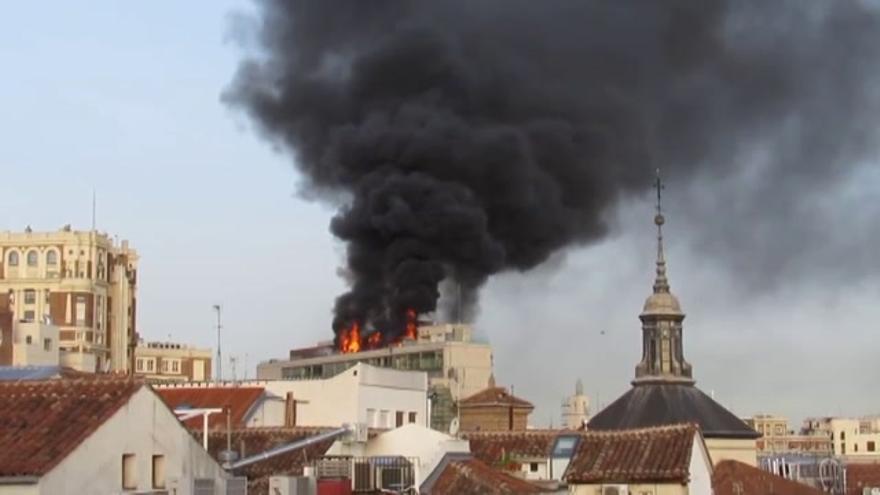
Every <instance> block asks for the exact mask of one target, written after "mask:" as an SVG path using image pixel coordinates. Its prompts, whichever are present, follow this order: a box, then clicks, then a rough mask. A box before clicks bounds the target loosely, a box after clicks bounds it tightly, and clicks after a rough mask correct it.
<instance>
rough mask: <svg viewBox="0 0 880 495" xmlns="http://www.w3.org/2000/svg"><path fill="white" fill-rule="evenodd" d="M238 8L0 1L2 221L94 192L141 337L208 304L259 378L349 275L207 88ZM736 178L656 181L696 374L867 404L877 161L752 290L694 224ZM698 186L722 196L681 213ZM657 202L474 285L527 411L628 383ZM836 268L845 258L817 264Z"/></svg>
mask: <svg viewBox="0 0 880 495" xmlns="http://www.w3.org/2000/svg"><path fill="white" fill-rule="evenodd" d="M123 5H124V6H123ZM252 10H253V6H252V5H251V4H250V3H249V2H243V1H242V2H236V1H218V0H212V1H201V2H172V1H154V2H143V3H126V4H120V3H119V2H109V1H93V2H88V3H86V4H79V5H76V6H73V5H64V4H63V3H62V4H58V3H57V2H52V3H50V2H18V3H15V4H11V5H10V6H7V8H6V9H5V11H4V15H3V16H2V17H0V67H2V77H0V103H2V107H0V108H2V112H0V135H2V136H3V139H2V141H0V170H2V173H3V180H2V181H0V205H2V213H0V230H22V229H24V227H25V226H27V225H31V226H32V227H33V228H34V229H35V230H54V229H57V228H59V227H61V226H62V225H64V224H66V223H70V224H72V225H73V226H74V228H78V229H87V228H88V227H89V224H90V221H91V220H90V219H91V198H92V190H96V191H97V197H98V211H97V222H98V228H99V229H100V230H102V231H106V232H108V233H111V234H113V235H117V236H118V237H120V238H125V239H129V240H130V241H131V243H132V244H133V245H134V247H135V248H137V250H138V251H139V253H140V255H141V261H140V277H139V283H140V286H139V291H140V294H139V321H138V326H139V332H140V334H141V335H142V336H143V337H144V338H146V339H150V340H159V339H168V338H171V339H173V340H179V341H184V342H190V343H193V344H197V345H201V346H214V345H215V334H214V330H213V323H214V320H213V318H214V315H213V313H212V310H211V306H212V304H215V303H218V302H219V303H222V304H223V307H224V324H225V327H226V328H225V332H224V337H223V338H224V340H223V342H224V344H223V346H224V353H225V354H226V356H229V355H235V356H237V357H238V358H239V363H240V364H239V366H238V369H239V373H238V374H239V376H241V375H242V368H243V366H244V360H247V373H248V375H249V376H253V374H254V368H255V365H256V362H258V361H260V360H265V359H269V358H273V357H278V358H280V357H284V356H285V355H286V353H287V351H288V349H290V348H291V347H298V346H306V345H309V344H311V343H313V342H315V341H316V340H321V339H329V338H332V332H331V330H330V322H331V308H332V304H333V299H334V297H335V296H336V295H337V294H338V293H339V292H341V291H342V290H343V288H344V285H343V283H342V281H341V280H340V279H339V278H338V277H337V268H338V266H339V264H340V259H341V254H342V252H343V247H342V246H341V245H340V244H339V243H338V242H336V241H335V240H334V239H333V238H332V237H331V235H330V233H329V231H328V227H327V226H328V222H329V219H330V217H331V215H332V213H333V210H332V209H331V208H330V207H328V206H325V205H320V204H315V203H310V202H308V201H306V200H303V199H301V198H300V197H299V196H298V192H297V191H298V189H297V180H298V177H297V174H296V172H295V171H294V169H293V167H292V165H291V162H290V158H289V157H288V156H286V155H283V154H280V153H277V152H275V151H273V150H272V148H271V146H270V145H268V144H267V143H266V142H265V141H264V140H263V139H262V138H260V137H258V136H257V135H256V133H255V132H254V131H253V130H252V129H251V126H250V123H249V122H248V120H247V119H246V118H245V116H244V115H242V114H241V112H239V111H237V110H233V109H230V108H228V107H227V106H226V105H225V104H224V103H222V102H221V99H220V95H221V93H222V92H223V90H224V89H225V88H226V87H227V86H228V84H229V82H230V80H231V78H232V76H233V73H234V71H235V68H236V66H237V64H238V62H239V61H240V59H241V57H242V51H241V48H240V47H239V46H238V45H237V44H236V43H235V42H234V41H233V38H234V36H231V35H230V32H231V29H230V26H231V24H232V23H231V18H232V14H233V13H234V12H249V11H252ZM646 180H650V178H647V179H646ZM730 194H731V192H730V190H711V189H709V190H704V189H701V188H700V182H699V181H696V182H693V183H691V184H689V185H688V186H687V187H684V186H683V185H680V186H677V185H676V183H675V182H674V181H672V182H670V183H669V184H668V186H667V197H668V198H669V214H668V223H667V225H668V232H667V240H668V245H667V249H668V252H669V255H668V259H669V276H670V281H671V285H672V290H673V292H675V293H676V294H677V295H678V296H679V298H680V300H681V302H682V305H683V308H684V310H685V312H686V313H687V314H688V316H687V318H686V320H685V356H686V358H687V359H688V360H689V361H690V362H691V363H692V364H693V366H694V374H695V377H696V379H697V381H698V385H699V386H700V387H701V388H702V389H703V390H704V391H706V392H707V393H708V392H713V393H714V396H715V398H716V399H717V400H719V401H720V402H721V403H723V404H725V405H726V406H728V407H730V408H732V409H733V410H734V411H735V412H736V413H738V414H741V415H747V414H752V413H756V412H774V413H780V414H786V415H789V416H791V417H792V418H796V419H798V420H799V419H800V418H801V417H803V416H807V415H820V414H867V413H876V412H880V399H878V398H877V394H876V393H875V391H876V390H877V385H876V377H877V376H878V371H880V356H878V354H880V353H878V344H877V343H876V342H877V341H876V339H875V338H873V337H874V335H875V333H876V332H877V330H878V325H877V321H880V308H878V305H877V301H878V295H880V285H878V278H877V276H876V275H877V274H878V273H880V270H878V267H877V260H876V255H875V254H874V252H875V251H876V248H875V245H876V243H875V242H874V241H873V239H876V237H875V236H873V235H866V234H865V232H866V229H867V231H869V232H876V231H877V225H878V223H880V222H878V221H877V218H878V217H877V216H876V214H877V211H878V209H877V205H878V204H880V176H878V173H877V170H876V166H875V165H874V164H871V163H868V164H865V165H864V166H863V167H861V168H860V169H858V173H857V174H853V175H852V176H850V177H845V178H843V179H841V180H839V181H838V182H836V183H834V184H830V185H829V186H828V189H827V191H824V192H823V194H822V195H821V196H817V197H816V198H814V201H808V202H806V204H808V205H809V208H806V209H805V210H804V216H803V217H802V218H792V219H790V221H791V222H793V223H811V222H812V223H815V224H816V227H815V228H812V229H810V232H813V233H814V234H813V237H812V238H809V239H808V240H807V242H809V243H810V245H811V249H810V250H809V251H810V253H811V254H810V257H809V258H808V259H809V262H805V263H797V262H794V263H792V267H793V268H792V270H789V271H784V273H785V277H782V278H780V280H779V281H778V283H776V284H773V286H772V287H770V288H767V287H762V288H760V289H756V288H754V285H753V284H751V283H749V280H748V279H747V275H745V273H746V272H748V270H747V269H742V264H743V263H745V264H751V262H752V261H754V266H761V264H762V256H761V252H760V250H755V251H754V252H752V251H747V252H745V253H741V256H739V257H737V262H736V263H731V262H729V260H718V259H713V256H712V254H713V249H712V248H711V246H712V244H711V242H709V243H707V242H706V236H704V235H703V232H710V231H712V232H714V231H717V230H719V229H720V230H724V229H725V225H726V224H725V221H726V218H725V216H726V214H725V206H724V205H725V204H726V203H725V202H724V199H725V198H727V197H728V196H729V195H730ZM701 195H704V196H706V195H708V196H717V197H718V198H719V199H718V204H719V205H720V206H719V207H718V208H714V209H712V210H710V211H706V212H695V211H690V208H689V206H690V204H691V202H690V199H692V198H695V197H699V196H701ZM730 204H731V206H730V207H731V208H734V207H736V206H737V205H736V204H735V203H734V202H731V203H730ZM740 206H741V205H740ZM652 215H653V210H652V205H651V203H650V198H649V197H647V196H646V197H645V198H643V200H642V201H640V202H639V201H636V202H631V203H629V204H626V205H623V206H622V207H621V208H620V209H619V210H618V211H617V212H616V213H615V215H614V217H613V218H610V219H609V220H610V221H611V223H612V225H613V226H614V229H613V234H612V235H611V236H610V238H609V239H607V240H606V241H604V242H603V243H601V244H598V245H594V246H589V247H583V248H580V249H576V250H570V251H568V252H566V253H563V254H561V255H559V256H557V257H555V258H554V259H552V260H551V262H549V263H547V264H546V266H544V267H541V268H539V269H538V270H536V271H533V272H531V273H528V274H506V275H502V276H498V277H495V278H493V279H492V280H491V281H490V283H489V284H488V286H487V287H486V288H485V290H484V292H483V301H482V304H481V309H480V315H479V317H478V319H477V321H476V326H477V328H478V331H479V333H480V334H481V335H482V336H483V337H484V338H486V339H488V340H489V341H490V342H491V344H492V345H493V348H494V353H495V370H496V377H497V380H498V382H499V383H501V384H505V385H514V386H515V387H516V393H517V395H521V396H523V397H525V398H527V399H529V400H531V401H533V402H534V403H535V404H536V405H537V406H538V409H537V410H536V412H535V414H534V416H533V421H534V422H535V423H536V424H542V425H543V424H547V423H548V422H549V421H550V420H552V421H553V422H554V423H555V424H558V422H559V403H560V401H561V400H562V398H563V396H564V395H565V394H568V393H570V392H571V391H572V390H573V388H574V382H575V380H576V379H577V378H582V379H583V381H584V384H585V387H586V389H587V391H588V393H589V394H590V395H591V397H592V399H593V402H594V408H595V407H596V405H598V404H604V403H607V402H609V401H610V400H613V399H614V398H616V397H617V396H618V395H620V394H621V393H623V392H624V391H625V390H626V389H627V388H628V387H629V381H630V380H631V379H632V377H633V369H634V366H635V364H636V362H637V360H638V358H639V354H640V349H641V343H640V339H641V336H640V323H639V320H638V318H637V316H638V313H639V311H640V310H641V305H642V303H643V301H644V298H645V297H647V296H648V294H649V292H650V287H651V282H652V275H653V273H652V269H653V258H652V256H653V253H654V252H655V246H654V244H653V242H654V241H653V237H652V236H653V234H654V231H653V229H652V223H651V220H652ZM684 218H688V219H691V222H692V223H691V224H686V223H685V222H684ZM693 219H701V220H700V221H694V220H693ZM759 220H760V219H759V218H757V217H756V225H758V224H760V225H761V228H763V229H771V230H772V229H774V228H775V227H777V226H774V225H766V222H759ZM778 227H782V226H778ZM736 235H745V234H736ZM753 235H755V236H758V235H760V232H758V231H756V232H755V233H753ZM707 246H709V248H707ZM729 252H730V251H729V250H723V249H722V250H718V254H719V255H721V254H723V255H725V256H727V255H728V254H729ZM799 255H800V253H799V252H798V250H797V249H794V250H792V253H791V256H792V258H793V259H797V257H798V256H799ZM837 266H846V267H847V269H846V270H842V271H841V270H834V269H831V270H829V269H828V268H829V267H831V268H834V267H837ZM741 274H743V275H742V277H741V276H740V275H741ZM841 274H843V275H841ZM224 366H226V369H227V370H229V366H228V364H225V365H224Z"/></svg>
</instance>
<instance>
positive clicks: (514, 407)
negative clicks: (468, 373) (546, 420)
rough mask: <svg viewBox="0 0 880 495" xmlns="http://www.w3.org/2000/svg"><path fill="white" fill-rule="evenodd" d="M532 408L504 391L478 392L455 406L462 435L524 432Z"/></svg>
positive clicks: (494, 389) (494, 387)
mask: <svg viewBox="0 0 880 495" xmlns="http://www.w3.org/2000/svg"><path fill="white" fill-rule="evenodd" d="M534 409H535V406H533V405H532V403H531V402H528V401H526V400H523V399H520V398H519V397H516V396H514V395H512V394H510V393H509V392H508V391H507V389H506V388H504V387H496V386H495V383H494V380H490V385H489V388H487V389H485V390H481V391H479V392H477V393H476V394H474V395H471V396H470V397H467V398H465V399H462V400H461V401H459V403H458V410H459V418H460V421H461V423H460V429H461V431H523V430H525V429H526V428H528V425H529V414H531V412H532V410H534Z"/></svg>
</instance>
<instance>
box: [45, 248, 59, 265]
mask: <svg viewBox="0 0 880 495" xmlns="http://www.w3.org/2000/svg"><path fill="white" fill-rule="evenodd" d="M46 264H47V265H57V264H58V253H57V252H55V250H51V251H49V252H48V253H46Z"/></svg>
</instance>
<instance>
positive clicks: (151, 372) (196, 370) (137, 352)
mask: <svg viewBox="0 0 880 495" xmlns="http://www.w3.org/2000/svg"><path fill="white" fill-rule="evenodd" d="M211 355H212V351H211V349H199V348H197V347H193V346H190V345H186V344H180V343H176V342H143V341H141V342H139V343H138V345H137V347H135V348H134V374H135V375H137V376H141V377H143V378H145V379H147V380H150V381H158V382H203V381H207V380H210V379H211V362H212V361H211V359H212V358H211Z"/></svg>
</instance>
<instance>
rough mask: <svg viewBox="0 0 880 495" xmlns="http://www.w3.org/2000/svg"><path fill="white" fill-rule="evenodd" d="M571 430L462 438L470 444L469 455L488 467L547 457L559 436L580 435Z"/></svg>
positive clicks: (488, 433)
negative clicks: (504, 459) (507, 461)
mask: <svg viewBox="0 0 880 495" xmlns="http://www.w3.org/2000/svg"><path fill="white" fill-rule="evenodd" d="M582 434H583V432H581V431H571V430H527V431H510V432H507V431H505V432H468V433H463V434H462V437H463V438H465V439H467V440H468V441H469V442H470V447H471V454H472V455H473V456H474V457H475V458H477V459H479V460H481V461H483V462H485V463H486V464H489V465H495V464H498V463H499V462H501V460H502V459H503V458H504V457H505V455H506V456H508V457H512V458H535V457H549V456H550V451H551V450H552V449H553V444H554V443H555V441H556V438H558V437H559V436H560V435H582Z"/></svg>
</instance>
